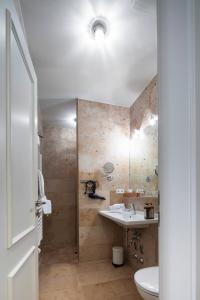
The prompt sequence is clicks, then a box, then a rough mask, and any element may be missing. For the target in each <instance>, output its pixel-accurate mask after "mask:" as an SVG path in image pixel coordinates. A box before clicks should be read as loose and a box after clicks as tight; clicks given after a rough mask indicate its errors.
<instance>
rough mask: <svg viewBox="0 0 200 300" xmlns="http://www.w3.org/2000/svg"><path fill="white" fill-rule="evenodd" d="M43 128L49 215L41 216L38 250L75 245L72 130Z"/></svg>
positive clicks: (58, 124) (51, 125) (56, 125)
mask: <svg viewBox="0 0 200 300" xmlns="http://www.w3.org/2000/svg"><path fill="white" fill-rule="evenodd" d="M43 128H44V131H43V134H44V139H43V141H42V144H43V147H42V154H43V174H44V179H45V191H46V196H47V198H49V199H50V200H51V201H52V207H53V213H52V214H51V215H49V216H48V217H47V216H44V238H43V242H42V247H43V250H45V249H46V250H54V249H56V248H64V247H66V246H68V245H73V246H76V231H77V227H76V214H77V206H76V180H77V155H76V128H75V127H71V126H69V125H67V123H66V124H64V123H62V122H47V123H45V122H44V124H43Z"/></svg>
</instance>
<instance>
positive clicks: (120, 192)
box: [115, 189, 124, 194]
mask: <svg viewBox="0 0 200 300" xmlns="http://www.w3.org/2000/svg"><path fill="white" fill-rule="evenodd" d="M115 192H116V194H124V189H116V190H115Z"/></svg>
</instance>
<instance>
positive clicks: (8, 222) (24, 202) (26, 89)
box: [0, 0, 38, 300]
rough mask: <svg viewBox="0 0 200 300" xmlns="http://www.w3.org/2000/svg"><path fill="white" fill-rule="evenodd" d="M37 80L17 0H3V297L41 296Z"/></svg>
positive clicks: (0, 152) (0, 287) (0, 276)
mask: <svg viewBox="0 0 200 300" xmlns="http://www.w3.org/2000/svg"><path fill="white" fill-rule="evenodd" d="M36 99H37V82H36V75H35V72H34V68H33V65H32V62H31V59H30V55H29V52H28V48H27V43H26V40H25V37H24V34H23V31H22V27H21V24H20V22H19V18H18V16H17V13H16V11H15V7H14V3H13V2H12V1H8V0H7V1H6V0H1V1H0V164H1V168H0V300H36V299H38V251H37V242H36V241H37V236H36V217H35V202H36V200H37V176H36V175H37V146H36V141H37V139H36V137H37V118H36V109H37V100H36Z"/></svg>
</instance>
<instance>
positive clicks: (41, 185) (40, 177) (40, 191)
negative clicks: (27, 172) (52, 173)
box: [38, 170, 45, 198]
mask: <svg viewBox="0 0 200 300" xmlns="http://www.w3.org/2000/svg"><path fill="white" fill-rule="evenodd" d="M44 196H45V191H44V177H43V175H42V172H41V171H40V170H38V198H43V197H44Z"/></svg>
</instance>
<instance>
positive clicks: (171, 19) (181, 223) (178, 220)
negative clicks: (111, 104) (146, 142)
mask: <svg viewBox="0 0 200 300" xmlns="http://www.w3.org/2000/svg"><path fill="white" fill-rule="evenodd" d="M198 2H199V1H198V0H196V4H198ZM194 5H195V0H167V1H166V0H159V1H158V56H159V57H158V61H159V68H158V73H159V102H160V103H159V180H160V203H161V204H160V212H161V222H160V249H159V250H160V265H161V266H160V299H161V300H195V299H199V297H197V294H196V281H197V277H196V259H197V257H196V249H197V240H196V237H197V235H198V232H196V229H197V227H196V213H197V208H198V207H196V203H197V201H198V196H199V193H198V194H197V187H198V185H199V184H200V181H199V180H198V179H199V178H200V176H199V174H198V176H197V173H196V167H197V169H198V168H199V161H198V158H199V156H200V154H199V152H197V151H196V150H197V147H196V146H197V144H196V142H198V139H199V137H198V139H197V128H198V125H199V124H197V123H196V117H197V114H198V116H199V115H200V113H199V105H198V106H197V102H198V98H197V97H196V94H195V92H196V87H195V80H196V77H195V76H196V71H197V70H195V66H196V57H195V28H194V21H195V19H194V12H195V9H197V8H195V6H194ZM198 6H199V4H198ZM197 15H198V16H199V14H197ZM196 33H197V32H196ZM197 55H198V56H199V55H200V51H199V52H198V53H197ZM198 122H199V121H198ZM199 149H200V148H198V150H199ZM197 183H198V185H197ZM198 231H199V229H198ZM198 255H199V254H198Z"/></svg>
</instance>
